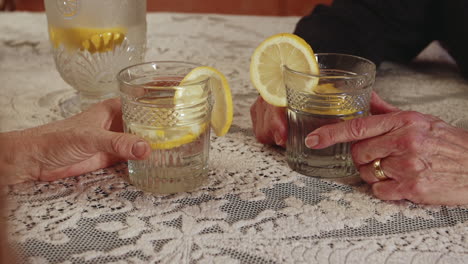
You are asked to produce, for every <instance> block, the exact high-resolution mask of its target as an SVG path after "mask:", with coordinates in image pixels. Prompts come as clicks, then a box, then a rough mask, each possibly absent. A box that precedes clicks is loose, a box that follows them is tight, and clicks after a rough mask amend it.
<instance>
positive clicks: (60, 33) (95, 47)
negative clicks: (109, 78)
mask: <svg viewBox="0 0 468 264" xmlns="http://www.w3.org/2000/svg"><path fill="white" fill-rule="evenodd" d="M126 33H127V30H126V29H125V28H121V27H114V28H84V27H75V28H59V27H49V34H50V40H51V42H52V44H53V45H54V47H55V48H57V47H59V46H60V45H61V44H63V45H64V46H65V47H66V48H67V49H68V50H76V49H81V50H87V51H89V52H91V53H96V52H106V51H111V50H113V49H114V47H115V46H118V45H120V44H121V43H122V42H123V40H124V39H125V34H126Z"/></svg>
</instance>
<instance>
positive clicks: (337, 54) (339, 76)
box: [282, 52, 377, 80]
mask: <svg viewBox="0 0 468 264" xmlns="http://www.w3.org/2000/svg"><path fill="white" fill-rule="evenodd" d="M329 55H333V56H342V57H348V58H354V59H358V60H360V61H364V62H366V63H369V64H370V65H372V66H373V69H374V73H375V71H376V69H377V67H376V65H375V63H373V62H372V61H371V60H369V59H366V58H363V57H359V56H356V55H351V54H345V53H330V52H326V53H315V56H316V57H317V56H329ZM282 67H283V69H285V70H287V71H288V72H291V73H294V74H299V75H302V76H305V77H309V78H321V79H345V80H353V79H361V78H367V77H369V75H370V74H371V72H367V73H363V74H356V75H325V74H323V75H322V74H318V75H317V74H311V73H305V72H301V71H298V70H294V69H292V68H290V67H289V66H287V65H283V66H282Z"/></svg>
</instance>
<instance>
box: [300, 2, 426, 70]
mask: <svg viewBox="0 0 468 264" xmlns="http://www.w3.org/2000/svg"><path fill="white" fill-rule="evenodd" d="M433 2H434V1H432V0H406V1H405V0H335V1H334V2H333V4H332V5H331V6H324V5H319V6H317V7H316V8H315V9H314V10H313V11H312V13H311V14H310V15H308V16H306V17H303V18H302V19H301V20H300V21H299V22H298V24H297V25H296V29H295V34H297V35H299V36H300V37H302V38H304V39H305V40H306V41H307V42H308V43H309V44H310V45H311V46H312V49H313V50H314V52H337V53H348V54H353V55H358V56H361V57H365V58H368V59H370V60H372V61H373V62H375V63H376V64H380V62H382V61H384V60H390V61H398V62H407V61H410V60H411V59H413V58H414V57H415V56H417V55H418V53H419V52H421V51H422V50H423V49H424V48H425V47H426V46H427V45H428V44H429V43H430V42H431V41H432V40H434V38H435V36H434V34H433V33H432V32H434V28H432V30H431V27H432V26H433V25H431V24H432V22H431V19H434V18H432V17H431V15H432V14H433V10H434V6H433Z"/></svg>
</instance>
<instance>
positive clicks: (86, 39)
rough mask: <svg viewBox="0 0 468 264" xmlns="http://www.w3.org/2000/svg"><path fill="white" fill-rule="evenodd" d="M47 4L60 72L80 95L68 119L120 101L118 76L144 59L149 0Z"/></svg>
mask: <svg viewBox="0 0 468 264" xmlns="http://www.w3.org/2000/svg"><path fill="white" fill-rule="evenodd" d="M44 3H45V9H46V14H47V22H48V28H49V38H50V42H51V45H52V52H53V56H54V60H55V65H56V68H57V70H58V72H59V73H60V75H61V77H62V78H63V80H65V82H67V83H68V84H69V85H70V86H72V87H73V88H74V89H76V90H77V91H78V95H79V100H76V99H70V100H68V102H67V103H66V104H65V105H62V108H65V109H62V111H65V115H67V116H68V115H71V114H73V113H75V112H79V111H80V110H84V109H86V108H88V107H89V106H90V105H92V104H93V103H96V102H99V101H101V100H104V99H107V98H111V97H115V96H118V83H117V80H116V78H115V76H116V75H117V73H118V72H119V71H120V70H121V69H123V68H125V67H127V66H129V65H132V64H136V63H140V62H142V60H143V57H144V53H145V49H146V0H99V1H97V0H44ZM74 101H79V103H78V105H73V102H74Z"/></svg>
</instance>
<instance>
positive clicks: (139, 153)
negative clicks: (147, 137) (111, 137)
mask: <svg viewBox="0 0 468 264" xmlns="http://www.w3.org/2000/svg"><path fill="white" fill-rule="evenodd" d="M145 153H146V143H145V142H143V141H138V142H137V143H135V144H133V147H132V154H133V156H135V157H137V158H141V157H143V155H145Z"/></svg>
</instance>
